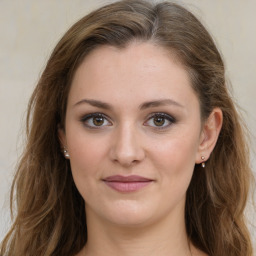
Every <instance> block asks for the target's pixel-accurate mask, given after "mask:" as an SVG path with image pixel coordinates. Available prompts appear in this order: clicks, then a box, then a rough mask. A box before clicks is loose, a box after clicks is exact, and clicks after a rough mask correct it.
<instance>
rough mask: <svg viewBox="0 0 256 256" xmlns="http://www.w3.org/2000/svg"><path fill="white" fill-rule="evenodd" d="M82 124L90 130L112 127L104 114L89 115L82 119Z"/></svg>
mask: <svg viewBox="0 0 256 256" xmlns="http://www.w3.org/2000/svg"><path fill="white" fill-rule="evenodd" d="M81 122H82V123H83V124H84V125H85V126H87V127H89V128H99V127H103V126H111V125H112V123H111V122H110V121H109V120H108V118H107V117H106V116H105V115H104V114H102V113H92V114H88V115H86V116H84V117H83V118H82V119H81Z"/></svg>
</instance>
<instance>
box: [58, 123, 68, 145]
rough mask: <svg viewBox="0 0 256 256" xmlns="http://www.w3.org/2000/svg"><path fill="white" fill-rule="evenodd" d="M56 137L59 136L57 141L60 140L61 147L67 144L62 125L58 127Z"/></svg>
mask: <svg viewBox="0 0 256 256" xmlns="http://www.w3.org/2000/svg"><path fill="white" fill-rule="evenodd" d="M58 137H59V141H60V146H61V147H62V148H66V145H67V141H66V134H65V131H64V129H63V128H62V127H60V126H59V127H58Z"/></svg>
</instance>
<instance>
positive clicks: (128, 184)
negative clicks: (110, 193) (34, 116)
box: [103, 175, 153, 193]
mask: <svg viewBox="0 0 256 256" xmlns="http://www.w3.org/2000/svg"><path fill="white" fill-rule="evenodd" d="M103 181H104V182H105V184H106V185H107V186H109V187H110V188H112V189H114V190H117V191H119V192H123V193H128V192H134V191H138V190H140V189H142V188H144V187H146V186H148V185H150V184H151V183H152V182H153V180H152V179H148V178H145V177H141V176H137V175H130V176H121V175H114V176H109V177H107V178H105V179H103Z"/></svg>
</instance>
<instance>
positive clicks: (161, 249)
mask: <svg viewBox="0 0 256 256" xmlns="http://www.w3.org/2000/svg"><path fill="white" fill-rule="evenodd" d="M180 216H181V217H179V218H178V219H177V216H175V217H174V218H170V217H169V218H165V219H162V220H161V222H159V221H158V222H157V224H151V225H147V226H142V225H137V226H133V227H131V226H129V227H126V226H121V227H120V225H113V224H112V223H107V222H105V221H102V220H100V219H95V216H94V215H91V214H90V212H88V211H87V223H88V225H87V229H88V241H87V244H86V246H85V247H84V249H83V253H82V254H81V255H84V256H103V255H104V256H105V255H112V256H120V255H122V256H134V255H140V256H150V255H161V256H177V255H179V256H191V250H190V246H189V242H188V239H187V235H186V228H185V220H184V216H182V214H181V215H180ZM79 255H80V254H79Z"/></svg>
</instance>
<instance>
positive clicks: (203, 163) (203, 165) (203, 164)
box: [201, 156, 205, 168]
mask: <svg viewBox="0 0 256 256" xmlns="http://www.w3.org/2000/svg"><path fill="white" fill-rule="evenodd" d="M201 159H202V160H203V161H204V160H205V157H204V156H201ZM202 167H203V168H205V162H202Z"/></svg>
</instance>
